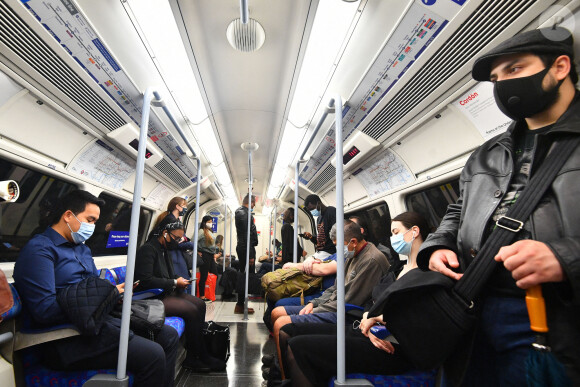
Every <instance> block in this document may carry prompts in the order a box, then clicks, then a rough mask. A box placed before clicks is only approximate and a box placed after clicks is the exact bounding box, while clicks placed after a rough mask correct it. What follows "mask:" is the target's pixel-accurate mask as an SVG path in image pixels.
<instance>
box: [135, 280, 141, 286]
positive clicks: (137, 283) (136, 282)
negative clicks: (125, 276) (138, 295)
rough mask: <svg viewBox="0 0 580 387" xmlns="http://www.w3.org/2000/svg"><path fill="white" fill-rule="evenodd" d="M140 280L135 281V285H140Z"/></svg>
mask: <svg viewBox="0 0 580 387" xmlns="http://www.w3.org/2000/svg"><path fill="white" fill-rule="evenodd" d="M140 282H141V280H137V281H135V282H133V287H136V286H138V285H139V283H140Z"/></svg>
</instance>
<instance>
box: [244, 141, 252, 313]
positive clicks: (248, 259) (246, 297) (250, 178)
mask: <svg viewBox="0 0 580 387" xmlns="http://www.w3.org/2000/svg"><path fill="white" fill-rule="evenodd" d="M248 167H249V174H248V175H249V179H248V237H247V239H246V243H247V244H246V284H245V285H246V287H245V297H244V320H248V281H249V279H250V229H251V227H252V199H253V197H252V180H253V176H252V150H251V149H249V150H248Z"/></svg>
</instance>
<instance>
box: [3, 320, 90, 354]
mask: <svg viewBox="0 0 580 387" xmlns="http://www.w3.org/2000/svg"><path fill="white" fill-rule="evenodd" d="M78 335H80V332H79V331H78V330H77V328H76V327H75V326H74V325H72V324H63V325H57V326H54V327H46V328H39V329H31V328H26V329H21V330H19V331H16V334H15V336H14V342H15V343H14V350H15V351H18V350H19V349H24V348H28V347H32V346H34V345H38V344H42V343H47V342H49V341H54V340H60V339H64V338H67V337H71V336H78Z"/></svg>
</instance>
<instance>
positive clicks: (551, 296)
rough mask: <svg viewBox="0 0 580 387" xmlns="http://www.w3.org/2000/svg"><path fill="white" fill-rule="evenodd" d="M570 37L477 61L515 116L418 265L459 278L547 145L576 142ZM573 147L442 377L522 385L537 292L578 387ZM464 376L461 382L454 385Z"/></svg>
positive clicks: (474, 170)
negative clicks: (530, 296)
mask: <svg viewBox="0 0 580 387" xmlns="http://www.w3.org/2000/svg"><path fill="white" fill-rule="evenodd" d="M573 58H574V51H573V38H572V36H571V35H570V33H569V31H567V30H565V29H563V28H556V27H555V28H545V29H539V30H533V31H528V32H525V33H522V34H520V35H516V36H514V37H513V38H510V39H508V40H507V41H505V42H503V43H502V44H500V45H499V46H497V47H496V48H495V49H493V50H491V51H490V52H489V53H487V54H485V55H483V56H482V57H480V58H479V59H477V60H476V61H475V64H474V66H473V70H472V75H473V77H474V78H475V79H476V80H479V81H491V82H493V83H494V96H495V100H496V103H497V104H498V106H499V108H500V109H501V110H502V111H503V112H504V113H505V114H506V115H508V116H509V117H511V118H513V119H514V122H513V123H512V124H511V125H510V127H509V128H508V130H507V132H505V133H503V134H500V135H498V136H496V137H494V138H492V139H491V140H489V141H487V142H486V143H484V144H483V145H482V146H480V147H479V148H478V149H477V150H476V151H475V152H474V153H473V154H472V155H471V157H470V158H469V160H468V161H467V164H466V165H465V167H464V168H463V172H462V173H461V179H460V182H459V184H460V185H459V187H460V192H461V196H460V198H459V199H458V201H457V204H452V205H450V206H449V207H448V209H447V213H446V215H445V217H444V218H443V221H442V222H441V225H440V226H439V228H438V229H437V231H435V232H434V233H432V234H431V235H430V236H429V238H427V240H426V241H425V243H424V244H423V246H422V247H421V250H420V251H419V256H418V264H419V266H420V267H423V268H427V267H429V269H431V270H434V271H438V272H441V273H443V274H445V275H447V276H449V277H451V278H454V279H459V278H460V277H461V274H458V273H457V272H456V270H457V269H458V268H459V267H461V271H464V270H465V267H466V266H469V264H470V263H471V262H472V261H473V260H474V258H476V256H477V251H478V250H480V249H481V247H482V246H483V244H484V243H485V241H486V239H487V238H488V236H489V235H490V233H491V231H492V229H493V228H494V227H495V225H496V221H498V220H499V219H500V218H501V217H502V216H503V215H505V213H506V212H507V210H508V208H509V207H510V206H511V205H512V204H513V203H514V202H515V201H516V200H517V199H518V196H519V194H520V192H521V191H522V190H523V189H524V188H525V187H526V185H527V184H528V182H529V178H530V177H531V176H533V175H534V172H535V171H537V170H538V168H539V167H540V165H541V164H542V163H543V162H544V160H545V158H546V155H547V154H549V153H550V151H551V150H552V149H553V147H554V144H556V143H559V142H562V141H563V140H564V139H568V138H577V137H578V135H580V100H579V94H578V91H577V90H576V89H575V84H576V83H577V81H578V75H577V72H576V69H575V67H574V63H573ZM579 181H580V149H579V148H577V149H576V150H574V152H573V153H572V155H571V156H570V157H569V159H568V160H567V162H566V164H565V165H564V167H563V168H562V169H561V170H560V172H559V174H558V175H557V177H556V178H555V179H554V181H553V182H552V184H551V187H550V189H548V190H547V191H546V193H545V194H544V197H543V198H542V200H541V202H540V203H539V204H538V205H537V206H536V208H535V209H534V211H533V212H532V215H531V216H530V217H529V218H528V219H520V220H521V221H522V222H524V225H523V228H522V229H521V230H520V231H519V232H517V235H516V236H515V240H516V241H515V242H513V243H512V244H510V245H506V246H503V247H501V248H500V249H499V251H498V253H497V255H496V256H495V260H496V261H497V262H499V263H500V264H499V265H498V266H497V267H496V270H495V271H494V273H493V274H492V276H491V278H490V279H489V281H488V282H487V284H486V287H485V290H484V294H483V295H482V296H481V297H480V298H481V299H480V300H479V309H480V310H479V312H480V320H479V323H478V326H477V328H476V331H475V336H474V340H473V341H472V340H467V341H466V342H465V348H463V350H458V351H457V352H456V355H455V356H454V357H452V359H448V361H447V363H446V367H445V372H446V379H447V380H448V381H452V382H454V383H455V384H460V383H461V384H464V385H468V386H492V385H515V386H523V385H526V365H525V359H526V357H527V356H528V354H529V352H530V346H531V344H532V342H533V341H534V333H533V332H532V331H531V330H530V321H529V318H528V313H527V309H526V303H525V289H528V288H530V287H532V286H535V285H540V284H541V285H542V291H543V295H544V298H545V300H546V310H547V318H548V326H549V328H550V331H549V333H548V334H547V340H548V344H549V345H550V346H551V348H552V351H553V353H554V355H555V356H556V358H557V359H558V360H559V361H560V362H561V363H562V364H563V365H564V366H565V368H566V371H567V374H568V376H569V378H570V379H571V381H572V384H573V385H580V306H579V305H580V301H579V300H580V254H579V253H578V252H579V251H580V206H579V205H578V198H579V197H580V184H579V183H578V182H579ZM461 375H464V378H463V379H462V378H461Z"/></svg>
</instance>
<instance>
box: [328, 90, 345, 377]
mask: <svg viewBox="0 0 580 387" xmlns="http://www.w3.org/2000/svg"><path fill="white" fill-rule="evenodd" d="M333 102H334V119H335V122H336V124H335V133H336V140H335V143H336V241H337V242H338V243H344V193H343V181H342V98H341V97H340V96H339V95H337V96H336V97H335V98H334V101H333ZM331 103H332V102H331ZM340 247H341V246H339V248H338V249H336V263H337V270H336V289H337V297H336V298H337V301H338V305H337V307H336V311H337V322H336V333H337V340H336V367H337V378H336V379H337V382H338V383H341V384H344V383H345V378H346V374H345V352H344V351H345V349H344V348H345V346H344V339H345V334H344V333H345V332H344V326H345V322H344V320H345V309H344V251H343V249H342V248H340Z"/></svg>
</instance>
